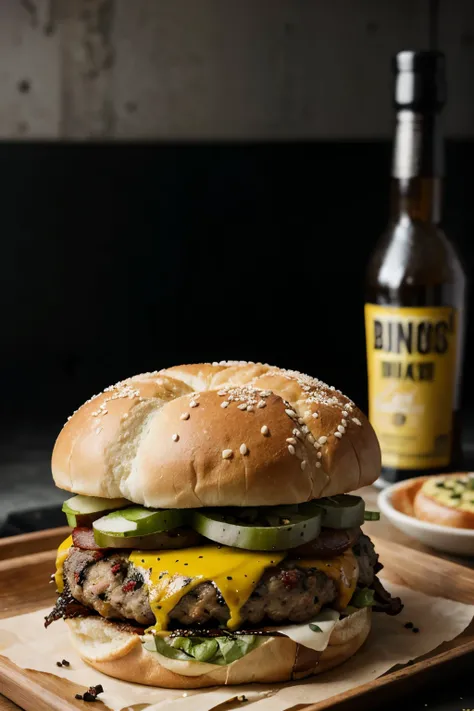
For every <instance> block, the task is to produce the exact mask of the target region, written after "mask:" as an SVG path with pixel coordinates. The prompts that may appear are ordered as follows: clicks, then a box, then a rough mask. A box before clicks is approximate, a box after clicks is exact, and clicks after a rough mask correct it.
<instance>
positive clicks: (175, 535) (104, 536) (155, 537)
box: [94, 528, 202, 551]
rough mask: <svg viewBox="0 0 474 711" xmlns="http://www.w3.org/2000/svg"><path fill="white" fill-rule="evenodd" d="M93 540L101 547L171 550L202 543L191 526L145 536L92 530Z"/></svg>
mask: <svg viewBox="0 0 474 711" xmlns="http://www.w3.org/2000/svg"><path fill="white" fill-rule="evenodd" d="M94 540H95V542H96V543H97V545H98V546H100V547H101V548H130V549H133V550H141V551H150V550H152V551H158V550H173V549H175V548H191V547H192V546H197V545H198V544H199V543H202V538H201V536H200V535H199V533H197V532H196V531H193V529H192V528H173V530H172V531H159V532H158V533H149V534H148V535H146V536H126V537H125V536H117V535H114V534H112V533H105V532H102V531H94Z"/></svg>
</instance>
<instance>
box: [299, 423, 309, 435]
mask: <svg viewBox="0 0 474 711" xmlns="http://www.w3.org/2000/svg"><path fill="white" fill-rule="evenodd" d="M301 431H302V432H304V433H305V434H308V432H309V427H308V425H303V426H302V428H301Z"/></svg>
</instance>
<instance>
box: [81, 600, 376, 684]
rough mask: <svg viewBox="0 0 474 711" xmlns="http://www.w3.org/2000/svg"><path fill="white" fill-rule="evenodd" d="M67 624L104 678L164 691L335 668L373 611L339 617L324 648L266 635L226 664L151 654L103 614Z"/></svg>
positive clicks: (355, 645) (362, 635)
mask: <svg viewBox="0 0 474 711" xmlns="http://www.w3.org/2000/svg"><path fill="white" fill-rule="evenodd" d="M67 624H68V625H69V629H70V631H71V634H72V641H73V644H74V647H75V648H76V649H77V651H78V652H79V654H80V656H81V657H82V659H83V660H84V661H85V662H87V664H90V666H92V667H94V668H95V669H97V670H98V671H101V672H103V673H104V674H107V675H108V676H113V677H115V678H116V679H122V680H123V681H133V682H135V683H139V684H148V685H149V686H160V687H164V688H167V689H199V688H203V687H206V686H222V685H233V684H248V683H251V682H259V683H265V682H266V683H275V682H279V681H289V680H292V679H303V678H305V677H308V676H311V675H313V674H321V672H325V671H328V670H329V669H332V668H333V667H337V666H339V665H340V664H342V663H343V662H345V661H346V660H347V659H349V657H352V655H353V654H355V653H356V652H357V650H358V649H360V647H361V646H362V645H363V643H364V642H365V640H366V639H367V636H368V634H369V632H370V627H371V610H370V608H368V607H366V608H363V609H361V610H358V611H357V612H355V613H354V614H352V615H349V616H348V617H344V618H343V619H342V620H339V621H338V622H337V623H336V625H335V627H334V629H333V631H332V633H331V636H330V638H329V644H328V646H327V647H326V649H325V650H324V651H323V652H315V651H313V650H312V649H308V648H307V647H303V646H301V645H299V644H297V643H296V642H294V641H293V640H292V639H289V637H268V638H266V639H265V641H264V642H262V643H261V644H260V645H259V646H258V647H256V648H255V649H253V650H252V651H251V652H249V653H248V654H246V655H245V656H244V657H242V658H241V659H238V660H237V661H235V662H232V663H231V664H228V665H227V666H218V665H215V664H207V663H206V664H201V663H200V662H182V661H175V660H171V659H168V658H167V657H163V656H161V655H158V654H156V653H154V652H149V651H147V650H146V649H145V647H144V646H143V644H142V643H141V641H140V637H139V635H137V634H132V633H130V632H127V631H123V630H121V629H120V627H119V626H118V625H115V624H114V623H113V622H108V621H107V620H105V619H103V618H101V617H78V618H75V619H71V620H67ZM180 672H181V673H180Z"/></svg>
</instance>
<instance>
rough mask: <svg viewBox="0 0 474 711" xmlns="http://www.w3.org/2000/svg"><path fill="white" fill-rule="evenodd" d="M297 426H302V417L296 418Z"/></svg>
mask: <svg viewBox="0 0 474 711" xmlns="http://www.w3.org/2000/svg"><path fill="white" fill-rule="evenodd" d="M298 424H299V425H304V420H303V418H302V417H298Z"/></svg>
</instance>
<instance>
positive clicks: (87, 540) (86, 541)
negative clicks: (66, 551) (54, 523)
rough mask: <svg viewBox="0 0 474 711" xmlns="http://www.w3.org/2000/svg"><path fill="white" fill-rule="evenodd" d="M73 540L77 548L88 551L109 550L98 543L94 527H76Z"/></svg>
mask: <svg viewBox="0 0 474 711" xmlns="http://www.w3.org/2000/svg"><path fill="white" fill-rule="evenodd" d="M72 541H73V543H74V545H75V546H76V548H82V549H83V550H86V551H101V550H102V551H104V550H107V549H106V548H101V547H100V546H99V545H97V543H96V542H95V539H94V531H93V530H92V528H75V529H74V530H73V532H72Z"/></svg>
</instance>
